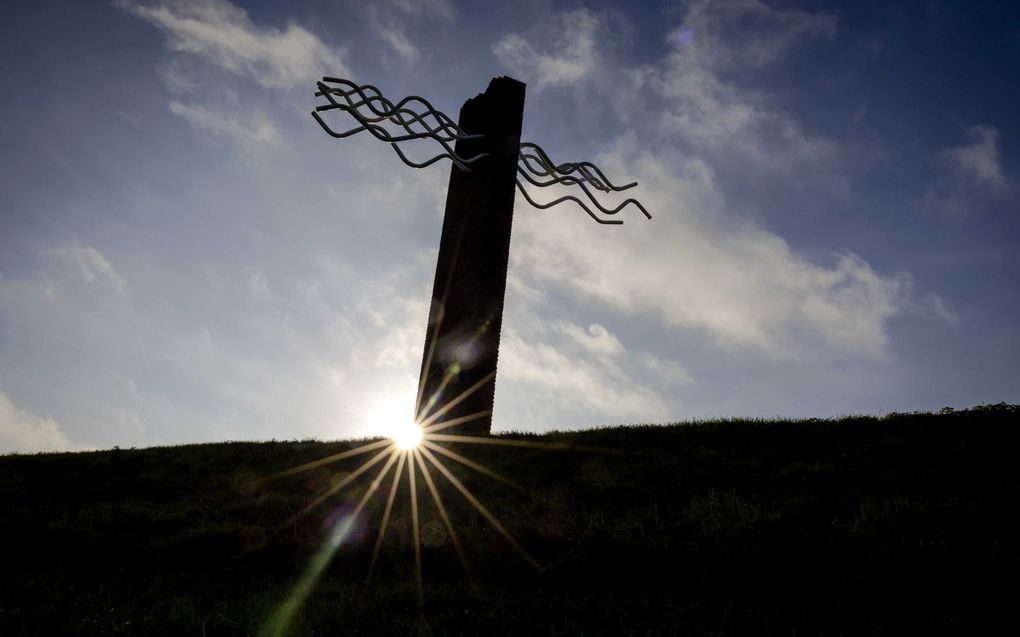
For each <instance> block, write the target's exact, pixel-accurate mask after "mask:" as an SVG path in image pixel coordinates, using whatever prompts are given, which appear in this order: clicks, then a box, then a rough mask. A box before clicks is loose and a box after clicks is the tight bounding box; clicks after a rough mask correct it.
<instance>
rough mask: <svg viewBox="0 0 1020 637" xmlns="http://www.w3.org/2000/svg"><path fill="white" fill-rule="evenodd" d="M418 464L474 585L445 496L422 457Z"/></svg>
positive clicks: (462, 564) (416, 452)
mask: <svg viewBox="0 0 1020 637" xmlns="http://www.w3.org/2000/svg"><path fill="white" fill-rule="evenodd" d="M412 453H414V454H415V456H417V455H418V450H417V449H415V450H414V451H413V452H412ZM418 466H420V467H421V473H422V477H424V478H425V484H426V485H428V488H429V491H430V492H431V493H432V499H433V500H434V501H435V503H436V508H437V509H439V517H440V518H442V520H443V524H444V525H446V532H447V533H449V534H450V541H451V542H452V543H453V548H454V549H455V550H456V551H457V557H458V558H459V559H460V565H461V566H463V567H464V574H465V575H467V577H468V579H469V580H470V581H471V584H472V586H474V578H473V577H472V576H471V569H470V568H469V567H468V562H467V556H466V555H464V548H463V547H462V546H461V545H460V538H459V537H457V532H456V531H455V530H454V529H453V523H452V522H450V516H449V514H447V512H446V506H445V505H444V504H443V498H442V497H440V495H439V490H438V489H436V484H435V482H433V480H432V475H431V473H429V468H428V466H427V465H426V464H425V463H424V462H422V460H421V458H418Z"/></svg>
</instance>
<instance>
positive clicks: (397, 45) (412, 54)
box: [368, 7, 421, 62]
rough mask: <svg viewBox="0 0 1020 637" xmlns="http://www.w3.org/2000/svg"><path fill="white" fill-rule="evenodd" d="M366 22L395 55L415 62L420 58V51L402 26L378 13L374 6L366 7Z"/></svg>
mask: <svg viewBox="0 0 1020 637" xmlns="http://www.w3.org/2000/svg"><path fill="white" fill-rule="evenodd" d="M368 24H369V27H370V28H371V29H372V32H373V33H375V34H376V35H377V36H379V38H381V39H382V41H383V42H385V43H386V44H388V45H389V46H390V48H392V49H393V50H394V51H395V52H396V53H397V55H399V56H400V57H402V58H403V59H404V60H405V61H407V62H416V61H417V60H418V59H419V58H421V51H419V50H418V47H416V46H415V45H414V43H413V42H412V41H411V38H410V37H408V35H407V33H406V32H405V29H404V27H403V26H402V25H401V24H399V23H397V22H396V21H394V20H388V19H386V18H384V17H382V16H380V15H379V12H378V11H377V10H376V8H375V7H369V8H368Z"/></svg>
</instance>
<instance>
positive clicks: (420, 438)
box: [261, 352, 594, 637]
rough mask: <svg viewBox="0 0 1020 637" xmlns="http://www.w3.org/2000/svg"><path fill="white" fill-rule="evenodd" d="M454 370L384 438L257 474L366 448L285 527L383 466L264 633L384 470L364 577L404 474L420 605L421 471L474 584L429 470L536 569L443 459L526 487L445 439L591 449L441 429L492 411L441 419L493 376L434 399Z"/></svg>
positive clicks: (289, 607)
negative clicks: (442, 399)
mask: <svg viewBox="0 0 1020 637" xmlns="http://www.w3.org/2000/svg"><path fill="white" fill-rule="evenodd" d="M431 354H432V352H429V355H430V356H429V358H431ZM426 368H427V365H426ZM452 375H453V374H450V373H448V374H447V375H446V378H444V380H443V382H442V383H441V384H440V386H439V388H438V389H437V391H436V395H433V396H430V397H429V400H428V401H426V402H425V404H424V405H422V396H421V395H420V394H419V396H418V398H417V400H418V404H419V407H418V408H417V409H416V410H415V411H416V412H417V414H418V416H417V418H415V419H414V420H412V421H410V422H408V423H407V424H404V425H396V426H394V425H393V424H392V423H391V424H389V425H388V426H387V431H388V432H389V433H390V437H389V438H385V439H382V440H373V441H370V442H366V443H364V444H362V445H360V446H358V447H356V448H354V449H349V450H346V451H342V452H340V453H336V454H332V455H330V456H327V457H324V458H320V459H318V460H314V461H312V462H308V463H305V464H302V465H300V466H296V467H292V468H289V469H286V470H284V471H280V472H278V473H275V474H272V475H269V476H266V477H265V478H262V480H261V481H262V482H267V481H273V480H277V479H280V478H285V477H288V476H294V475H297V474H301V473H304V472H306V471H309V470H312V469H316V468H319V467H323V466H327V465H330V464H333V463H336V462H340V461H342V460H348V459H350V458H355V457H358V456H364V455H368V456H369V457H368V459H367V460H364V461H363V462H362V463H361V464H360V465H359V466H358V467H357V468H355V469H354V470H353V471H351V472H350V473H348V474H347V475H346V476H345V477H344V478H342V479H341V480H339V481H337V482H336V483H335V484H333V485H331V486H329V487H328V488H326V489H325V490H323V491H322V492H321V493H319V494H318V495H317V496H315V497H314V498H313V499H312V500H311V502H309V503H308V504H307V505H306V506H305V507H304V508H303V509H301V511H300V512H298V514H297V515H296V516H294V517H292V518H291V519H290V520H289V521H288V522H287V526H290V525H291V524H293V523H294V522H295V521H296V520H297V518H298V517H301V516H303V515H305V514H308V513H309V512H311V511H312V510H314V509H315V508H317V507H318V506H320V505H321V504H323V503H324V502H326V501H327V500H329V499H330V498H332V497H333V496H335V495H336V494H338V493H340V492H341V491H342V490H343V489H345V488H347V487H349V486H351V485H353V484H354V483H355V482H356V481H358V479H359V478H361V477H362V476H363V475H365V474H366V473H368V472H369V471H371V470H372V469H373V468H374V467H376V466H378V465H380V464H381V465H382V466H381V467H380V468H379V469H378V470H377V471H376V472H375V476H374V478H373V479H372V481H371V483H370V484H369V487H368V489H367V490H366V491H365V493H364V494H363V495H362V496H361V498H360V500H359V501H358V503H357V505H356V506H355V507H354V509H353V510H351V511H349V512H347V513H346V514H344V515H342V516H340V517H339V518H338V519H336V520H335V521H334V522H333V524H332V528H331V529H330V532H329V533H328V535H327V538H326V540H325V542H324V543H323V545H322V546H321V547H320V548H319V549H318V551H317V552H316V553H315V555H314V556H313V557H312V559H311V561H310V563H309V565H308V566H307V568H306V569H305V572H304V573H303V575H302V577H301V578H300V580H299V581H298V583H297V584H296V585H295V586H294V588H293V590H292V591H291V594H290V595H289V596H288V598H287V599H286V600H285V601H284V602H283V603H282V604H281V605H280V606H279V607H278V608H277V610H276V612H275V613H274V614H273V615H272V616H271V618H270V620H269V622H268V623H267V624H266V626H265V628H264V630H263V632H262V634H263V635H266V636H273V637H275V636H277V635H283V634H285V633H286V631H287V628H288V626H289V625H290V623H291V620H292V619H293V616H294V614H295V613H296V612H297V611H298V609H299V608H300V606H301V604H302V603H303V602H304V601H305V599H306V598H307V597H308V595H310V594H311V592H312V591H313V590H314V587H315V585H316V583H317V582H318V580H319V578H320V577H321V576H322V574H323V573H324V572H325V570H326V568H327V567H328V566H329V564H330V562H331V561H332V559H333V557H334V555H335V554H336V552H337V550H338V549H339V548H340V547H341V546H342V545H343V544H344V543H345V541H346V540H347V539H348V538H349V536H350V534H351V532H352V531H353V529H354V525H355V523H356V520H357V518H358V516H359V515H360V514H361V513H362V511H363V510H364V509H365V506H366V505H367V504H368V503H369V501H370V500H371V499H372V498H373V497H374V496H375V495H376V493H377V492H379V491H380V486H382V484H383V483H384V482H385V481H386V480H387V476H388V475H390V474H391V472H392V476H393V477H392V480H391V481H390V483H389V489H388V492H387V495H386V504H385V506H384V508H383V512H382V517H381V519H380V520H379V528H378V531H377V534H376V539H375V544H374V546H373V548H372V557H371V561H370V563H369V567H368V573H367V578H366V582H371V580H372V578H373V574H374V571H375V567H376V564H377V562H378V559H379V555H380V553H381V551H382V545H383V538H384V537H385V535H386V530H387V528H388V525H389V523H390V520H391V518H392V514H393V510H394V508H395V506H396V505H397V491H398V489H399V486H400V484H401V482H402V481H403V480H405V478H404V474H405V473H406V476H407V477H406V484H407V486H408V491H409V493H410V513H411V526H412V540H413V549H414V577H415V592H416V598H417V603H418V606H419V607H422V606H423V605H424V601H425V599H424V586H423V573H422V546H421V524H420V519H419V517H420V516H419V501H418V500H419V497H418V491H419V490H421V489H419V480H418V474H419V472H420V476H421V478H423V479H424V483H425V489H424V490H426V491H428V493H429V495H430V496H431V498H432V501H433V503H434V504H435V507H436V511H437V512H438V514H439V518H440V519H441V520H442V523H443V527H444V528H445V530H446V533H447V536H448V538H449V539H450V543H451V545H452V546H453V549H454V550H455V552H456V553H457V558H458V560H459V561H460V564H461V566H462V567H463V570H464V573H465V575H466V576H467V577H468V579H469V580H471V581H472V584H473V582H474V580H473V578H472V573H471V569H470V566H469V563H468V559H467V557H466V555H465V551H464V548H463V546H462V544H461V539H460V537H459V535H458V533H457V530H456V527H455V525H454V523H453V520H452V519H451V518H450V514H449V510H448V508H447V506H446V504H445V502H444V501H443V498H442V495H441V492H440V489H439V488H438V486H437V477H436V475H434V474H435V473H438V474H439V475H440V476H442V478H443V479H444V480H445V481H446V482H447V483H449V484H450V485H452V486H453V488H454V489H455V490H456V491H457V492H458V493H460V495H461V496H463V498H464V499H465V500H466V501H467V502H468V503H470V504H471V506H472V507H473V508H474V509H475V510H476V511H478V513H479V514H480V515H481V516H482V517H483V518H484V519H485V520H486V521H487V522H488V523H489V524H490V525H491V526H492V528H493V529H495V530H496V531H497V532H498V533H499V534H500V535H501V536H502V537H503V538H504V540H506V542H507V543H508V544H509V545H510V546H511V547H513V549H514V550H515V551H516V552H517V553H518V554H519V555H520V557H521V559H522V560H524V561H525V562H527V563H528V564H530V565H532V566H533V567H534V568H536V569H538V570H541V568H542V566H541V564H540V563H539V562H538V561H537V560H536V559H535V558H534V557H532V555H531V554H530V553H529V552H528V551H527V550H526V549H525V547H524V546H523V545H522V544H521V542H520V541H518V540H517V538H516V537H514V535H513V534H512V533H511V532H510V531H509V530H508V529H507V528H506V526H505V525H504V524H503V522H502V521H500V519H499V518H498V517H497V516H496V514H494V513H493V512H492V511H490V510H489V509H488V508H487V507H486V506H485V505H484V504H483V503H482V502H481V501H480V500H479V498H478V496H477V495H476V494H475V493H473V492H472V491H471V489H470V488H469V487H468V485H466V484H465V483H464V481H463V480H461V479H459V478H458V477H457V476H456V475H455V474H454V473H453V472H452V471H450V469H449V467H447V466H446V464H445V461H452V462H455V463H457V464H460V465H463V466H465V467H467V468H469V469H471V470H473V471H475V472H476V473H478V474H480V475H483V476H486V477H487V478H490V479H492V480H495V481H497V482H499V483H501V484H503V485H505V486H507V487H510V488H512V489H515V490H517V491H519V492H522V493H527V490H526V489H525V488H524V487H522V486H521V485H520V484H518V483H517V482H515V481H514V480H512V479H510V478H508V477H506V476H504V475H502V474H500V473H498V472H497V471H495V470H493V469H491V468H489V467H487V466H485V465H483V464H481V463H480V462H477V461H475V460H472V459H471V458H468V457H466V456H465V455H463V454H462V453H459V452H457V451H455V450H453V449H451V448H450V446H449V445H451V444H467V445H479V444H480V445H502V446H507V447H531V448H539V449H572V450H594V449H593V448H590V447H581V446H577V445H571V444H556V443H542V442H536V441H530V440H513V439H503V438H495V437H492V438H490V437H483V436H469V435H461V434H453V433H446V432H448V431H449V430H450V429H451V428H452V427H456V426H458V425H462V424H466V423H469V422H472V421H475V420H478V419H480V418H484V417H487V416H489V415H490V412H488V411H484V412H477V413H473V414H467V415H465V416H457V417H454V418H449V419H446V420H443V419H442V417H443V416H444V415H446V414H448V413H449V412H450V410H451V409H453V408H454V407H455V406H456V405H458V404H460V403H461V402H463V401H464V400H465V399H466V398H468V397H469V396H470V395H471V394H472V393H474V392H476V391H478V390H479V389H480V388H481V387H483V386H484V384H485V383H487V382H490V381H492V380H493V378H494V376H495V375H494V374H490V375H489V376H487V377H485V378H483V379H482V380H480V381H478V382H476V383H475V384H473V385H472V386H470V387H468V388H467V389H465V390H464V391H463V392H461V393H460V394H459V395H457V396H455V397H453V398H452V399H450V400H448V401H445V402H443V403H442V404H439V401H438V400H437V398H438V395H439V394H440V392H442V391H443V390H444V389H445V388H446V387H447V385H448V384H449V381H450V377H452ZM373 452H374V453H373Z"/></svg>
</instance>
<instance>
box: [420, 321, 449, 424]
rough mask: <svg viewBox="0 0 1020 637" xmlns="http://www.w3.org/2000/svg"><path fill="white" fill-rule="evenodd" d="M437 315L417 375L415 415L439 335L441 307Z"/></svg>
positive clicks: (423, 392) (423, 391)
mask: <svg viewBox="0 0 1020 637" xmlns="http://www.w3.org/2000/svg"><path fill="white" fill-rule="evenodd" d="M438 312H439V317H438V319H437V320H436V326H435V327H434V328H432V339H431V340H430V341H429V349H428V351H427V352H425V363H424V364H423V365H422V366H421V374H419V376H418V396H417V398H415V400H414V413H415V415H417V414H418V412H419V411H420V410H421V408H422V407H421V399H422V397H423V396H424V394H425V379H426V377H427V376H428V373H429V368H430V367H432V357H433V355H434V354H435V352H436V340H438V337H439V326H440V325H442V323H443V314H444V311H443V309H442V307H440V309H439V310H438Z"/></svg>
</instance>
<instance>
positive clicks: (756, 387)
mask: <svg viewBox="0 0 1020 637" xmlns="http://www.w3.org/2000/svg"><path fill="white" fill-rule="evenodd" d="M0 51H2V55H0V67H2V71H3V77H4V78H5V81H4V83H3V84H2V85H0V92H2V100H0V116H2V117H0V120H2V121H3V122H4V124H3V127H2V128H0V142H2V144H0V148H2V151H0V180H2V182H0V186H2V187H0V452H3V451H35V450H54V449H81V448H95V447H100V448H102V447H109V446H113V445H120V446H142V445H152V444H173V443H181V442H199V441H213V440H224V439H267V438H306V437H318V438H336V437H349V436H363V435H371V434H375V433H379V431H381V429H380V427H381V424H380V423H382V422H384V421H386V420H387V419H391V418H394V417H401V415H402V414H404V412H407V413H408V414H409V413H410V411H411V409H412V404H411V401H413V395H414V390H415V387H416V374H417V370H418V366H419V362H420V357H421V350H422V344H423V341H424V332H425V322H426V318H427V314H428V303H429V296H430V293H431V283H432V271H433V268H434V265H435V258H436V250H437V247H438V240H439V232H440V228H441V221H442V208H443V202H444V197H445V187H446V182H447V179H448V176H449V170H450V166H449V164H448V163H443V164H438V165H433V166H432V167H430V168H427V169H424V170H420V171H415V170H412V169H409V168H407V167H405V166H404V165H403V164H402V163H400V161H399V160H398V159H397V157H396V156H395V155H394V154H393V153H392V152H391V151H390V150H389V149H387V148H385V147H384V146H383V145H381V144H380V143H378V142H377V141H375V140H373V139H371V138H368V137H364V138H363V137H361V136H359V137H355V138H351V139H348V140H343V141H337V140H333V139H330V138H329V137H327V136H326V135H325V134H324V133H323V132H322V131H321V129H319V127H318V126H317V125H316V124H315V122H314V121H313V120H312V119H311V118H310V117H309V111H310V110H311V109H312V108H313V107H314V105H315V98H314V97H313V95H312V93H313V92H314V86H315V80H316V79H317V78H318V77H320V76H322V75H323V74H329V75H339V76H344V77H349V78H351V79H354V80H356V81H358V82H362V83H365V82H367V83H372V84H375V85H377V86H379V87H380V88H381V89H382V90H383V91H384V93H386V94H387V95H388V96H390V97H391V98H394V99H398V98H400V97H403V96H405V95H408V94H419V95H424V96H426V97H428V98H429V99H431V100H432V101H433V102H434V103H435V104H436V106H437V107H438V108H440V109H441V110H443V111H445V112H447V113H449V114H451V115H453V116H456V113H457V112H458V110H459V107H460V104H461V103H462V102H463V100H464V99H466V98H468V97H470V96H472V95H475V94H476V93H478V92H480V91H482V90H484V88H485V86H486V85H487V83H488V80H489V79H490V78H491V77H493V76H496V75H503V74H506V75H510V76H512V77H515V78H517V79H520V80H522V81H524V82H526V83H527V85H528V89H527V91H528V93H527V102H526V106H525V124H524V139H525V140H528V141H534V142H537V143H539V144H541V145H542V146H544V147H545V149H546V150H547V151H548V152H549V153H550V154H551V155H552V157H553V158H554V159H555V160H557V161H577V160H582V159H588V160H595V161H597V162H599V163H600V165H602V167H603V168H604V169H606V170H607V172H609V174H610V175H611V176H612V177H614V178H615V177H618V178H619V180H620V181H624V180H628V179H634V180H637V181H638V182H639V183H640V186H639V187H638V188H637V189H635V190H634V191H632V192H633V193H634V194H635V195H636V196H637V197H638V198H640V199H641V201H642V202H643V203H644V204H645V205H646V207H647V208H648V209H649V210H650V211H651V212H652V214H653V215H654V219H653V220H651V221H646V220H644V219H643V218H642V217H641V216H640V215H639V214H638V213H637V212H636V211H633V210H632V211H630V212H625V213H621V214H623V215H624V216H625V219H626V223H625V224H624V225H623V226H620V227H608V226H599V225H596V224H594V223H592V222H591V220H590V219H589V218H588V217H587V216H586V215H584V213H583V212H580V211H579V210H577V209H575V208H571V207H568V206H561V207H557V208H554V209H552V210H548V211H538V210H535V209H532V208H530V207H529V206H528V204H527V202H524V201H523V199H522V198H520V197H518V201H517V205H516V213H515V223H514V231H513V239H512V244H511V265H510V277H509V284H508V291H507V299H506V310H505V316H504V324H503V337H502V343H501V349H500V370H499V377H498V380H497V385H496V410H495V414H494V425H495V428H496V429H502V430H508V429H511V430H538V431H540V430H547V429H552V428H558V429H569V428H577V427H587V426H594V425H600V424H616V423H641V422H670V421H677V420H685V419H691V418H702V417H716V416H761V417H772V416H796V417H806V416H817V417H828V416H836V415H840V414H849V413H884V412H888V411H906V410H918V409H924V410H928V409H938V408H941V407H943V406H953V407H957V408H961V407H966V406H970V405H973V404H978V403H986V402H999V401H1007V402H1017V401H1020V364H1018V362H1017V361H1018V360H1020V339H1018V336H1020V329H1018V327H1017V321H1016V319H1015V317H1016V316H1017V314H1018V310H1020V295H1018V292H1017V286H1016V284H1015V280H1016V279H1017V275H1018V274H1020V256H1018V253H1017V250H1016V246H1017V245H1018V239H1020V209H1018V198H1017V193H1018V187H1020V167H1018V156H1017V151H1016V149H1017V147H1018V146H1017V142H1018V140H1020V118H1018V117H1017V115H1016V112H1017V111H1018V108H1017V104H1018V102H1020V99H1018V98H1020V85H1018V81H1017V74H1016V73H1015V69H1016V68H1017V67H1018V65H1020V11H1018V10H1017V9H1016V8H1013V7H1012V6H1011V5H1010V3H980V6H979V5H978V4H975V3H948V2H927V3H926V2H907V3H889V2H871V3H868V2H864V3H861V2H795V1H792V0H791V1H782V2H780V1H777V0H771V1H768V2H759V1H758V0H715V1H710V0H696V1H691V2H665V3H661V2H628V3H622V2H621V3H612V2H591V3H586V4H585V3H562V4H560V3H551V2H542V1H520V2H505V3H492V4H491V5H489V4H488V3H469V2H464V3H456V2H452V1H450V0H427V1H418V2H415V1H413V0H385V1H379V2H374V3H347V2H339V1H332V2H293V3H269V2H266V3H240V2H238V3H233V2H228V1H226V0H196V1H189V2H178V1H172V0H156V1H153V2H143V1H141V0H138V1H136V0H118V1H116V2H113V3H97V2H70V1H63V2H39V3H15V4H11V5H8V6H5V7H4V9H3V20H0ZM430 150H431V149H429V148H426V147H422V148H420V149H418V150H417V151H416V152H418V153H419V155H418V156H419V157H421V156H428V154H429V151H430ZM543 194H544V193H543ZM628 194H630V192H628Z"/></svg>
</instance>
